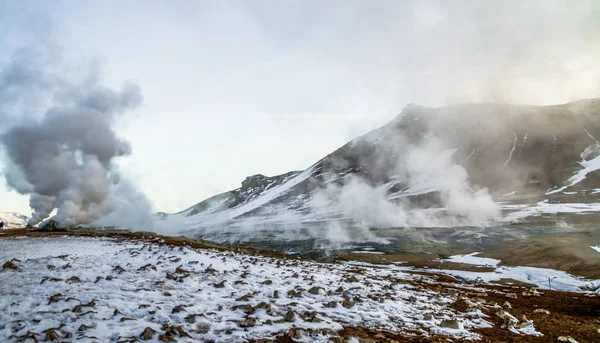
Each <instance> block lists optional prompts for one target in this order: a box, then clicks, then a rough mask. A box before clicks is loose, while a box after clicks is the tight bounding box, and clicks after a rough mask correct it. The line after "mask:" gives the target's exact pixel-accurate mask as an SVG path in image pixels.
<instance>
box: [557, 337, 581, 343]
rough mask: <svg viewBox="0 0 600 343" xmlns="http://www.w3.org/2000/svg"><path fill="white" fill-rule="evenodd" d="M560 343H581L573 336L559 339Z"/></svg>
mask: <svg viewBox="0 0 600 343" xmlns="http://www.w3.org/2000/svg"><path fill="white" fill-rule="evenodd" d="M557 340H558V341H559V342H568V343H579V342H577V341H576V340H575V338H573V337H571V336H560V337H558V338H557Z"/></svg>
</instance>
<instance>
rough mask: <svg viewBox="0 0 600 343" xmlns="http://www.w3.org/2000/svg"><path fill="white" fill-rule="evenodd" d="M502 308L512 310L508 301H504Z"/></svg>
mask: <svg viewBox="0 0 600 343" xmlns="http://www.w3.org/2000/svg"><path fill="white" fill-rule="evenodd" d="M502 307H504V308H512V306H511V305H510V303H509V302H508V301H505V302H504V304H503V305H502Z"/></svg>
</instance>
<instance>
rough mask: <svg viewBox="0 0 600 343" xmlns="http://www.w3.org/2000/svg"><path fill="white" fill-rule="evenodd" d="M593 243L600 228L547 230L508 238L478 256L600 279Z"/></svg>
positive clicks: (598, 256) (599, 259)
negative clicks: (536, 234) (541, 233)
mask: <svg viewBox="0 0 600 343" xmlns="http://www.w3.org/2000/svg"><path fill="white" fill-rule="evenodd" d="M596 245H600V230H591V231H585V232H568V233H548V234H545V235H542V236H537V237H531V238H527V239H522V240H518V241H510V242H507V243H505V244H504V245H502V246H500V247H499V248H497V249H493V250H491V251H488V252H486V253H484V254H482V255H481V256H483V257H491V258H495V259H499V260H501V261H502V264H505V265H509V266H517V265H518V266H531V267H540V268H552V269H559V270H564V271H567V272H569V273H571V274H574V275H579V276H583V277H586V278H591V279H600V253H598V252H597V251H595V250H594V249H592V248H590V246H596Z"/></svg>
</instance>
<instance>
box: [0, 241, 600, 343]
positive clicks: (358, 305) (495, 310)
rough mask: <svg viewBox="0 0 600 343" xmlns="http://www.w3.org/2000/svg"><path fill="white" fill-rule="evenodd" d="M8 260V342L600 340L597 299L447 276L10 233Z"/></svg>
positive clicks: (213, 248)
mask: <svg viewBox="0 0 600 343" xmlns="http://www.w3.org/2000/svg"><path fill="white" fill-rule="evenodd" d="M457 258H458V259H459V260H458V262H467V264H468V263H469V262H472V261H469V258H470V257H457ZM0 263H2V270H1V271H0V341H2V342H22V341H26V342H27V341H31V342H34V341H43V340H47V341H78V342H137V341H148V342H196V341H200V342H210V341H213V342H270V341H276V342H293V341H297V342H448V341H453V342H462V341H470V340H473V341H484V342H529V341H532V342H538V341H540V342H542V341H548V342H556V341H557V340H559V339H564V341H568V339H569V336H570V338H571V339H572V341H577V342H597V341H599V340H600V331H598V329H600V298H599V297H598V295H597V294H595V293H593V292H584V291H583V290H582V291H580V292H577V293H575V292H560V291H550V290H542V289H538V290H534V289H532V288H531V285H525V284H523V283H518V282H512V283H511V284H507V283H506V281H507V280H497V281H498V282H496V281H494V280H483V281H482V280H478V282H475V281H473V282H472V281H468V280H464V279H463V280H462V281H459V280H458V279H456V278H454V277H451V276H448V275H445V274H444V273H443V271H436V272H435V273H432V272H428V271H423V270H416V269H414V268H413V269H411V268H405V269H399V268H389V267H381V266H372V265H365V264H361V263H356V262H336V263H318V262H314V261H310V260H303V259H298V258H293V257H288V256H283V255H281V254H278V253H274V252H266V251H259V250H255V249H250V248H246V247H221V246H217V245H213V244H210V243H205V242H199V241H193V240H188V239H185V238H174V237H161V236H156V235H151V234H144V233H128V232H123V231H110V232H109V231H90V230H78V231H70V232H64V233H56V232H52V233H39V232H30V231H24V230H19V231H10V232H9V233H7V232H3V234H2V235H0ZM488 268H489V266H488ZM561 336H563V337H561Z"/></svg>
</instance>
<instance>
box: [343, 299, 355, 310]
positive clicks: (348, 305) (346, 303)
mask: <svg viewBox="0 0 600 343" xmlns="http://www.w3.org/2000/svg"><path fill="white" fill-rule="evenodd" d="M342 306H344V307H345V308H351V307H352V306H354V301H350V300H348V299H345V300H344V301H342Z"/></svg>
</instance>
